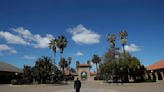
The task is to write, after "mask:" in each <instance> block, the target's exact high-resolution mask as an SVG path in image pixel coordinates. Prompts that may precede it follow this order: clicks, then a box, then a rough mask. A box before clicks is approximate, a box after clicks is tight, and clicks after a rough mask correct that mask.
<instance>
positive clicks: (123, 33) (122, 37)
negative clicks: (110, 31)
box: [119, 30, 128, 55]
mask: <svg viewBox="0 0 164 92" xmlns="http://www.w3.org/2000/svg"><path fill="white" fill-rule="evenodd" d="M119 36H120V41H121V44H122V47H123V52H124V55H125V44H126V43H127V40H126V37H127V36H128V32H127V31H125V30H124V31H121V32H119Z"/></svg>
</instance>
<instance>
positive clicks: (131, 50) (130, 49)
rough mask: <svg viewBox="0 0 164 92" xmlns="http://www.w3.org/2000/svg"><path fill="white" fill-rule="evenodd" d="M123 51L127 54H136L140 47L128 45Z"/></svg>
mask: <svg viewBox="0 0 164 92" xmlns="http://www.w3.org/2000/svg"><path fill="white" fill-rule="evenodd" d="M125 50H126V51H127V52H138V51H140V50H141V47H140V46H137V45H136V44H130V45H125Z"/></svg>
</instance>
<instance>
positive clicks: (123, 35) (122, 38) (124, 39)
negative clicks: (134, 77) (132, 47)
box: [119, 30, 130, 82]
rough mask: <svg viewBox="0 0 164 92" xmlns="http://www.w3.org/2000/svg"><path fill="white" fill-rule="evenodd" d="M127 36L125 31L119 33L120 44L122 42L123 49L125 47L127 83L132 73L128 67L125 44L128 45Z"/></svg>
mask: <svg viewBox="0 0 164 92" xmlns="http://www.w3.org/2000/svg"><path fill="white" fill-rule="evenodd" d="M127 36H128V32H127V31H125V30H123V31H121V32H119V37H120V42H121V44H122V47H123V53H124V60H125V66H127V67H126V69H125V77H124V79H125V81H126V82H129V72H130V70H129V67H128V65H129V63H128V62H127V61H128V60H127V57H126V52H125V44H126V43H127V40H126V37H127Z"/></svg>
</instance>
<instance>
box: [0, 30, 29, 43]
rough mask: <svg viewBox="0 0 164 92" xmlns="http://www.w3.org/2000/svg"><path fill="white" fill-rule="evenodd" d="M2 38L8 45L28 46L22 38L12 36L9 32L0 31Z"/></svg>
mask: <svg viewBox="0 0 164 92" xmlns="http://www.w3.org/2000/svg"><path fill="white" fill-rule="evenodd" d="M0 38H4V39H5V40H6V41H7V43H10V44H22V45H27V44H28V43H27V42H26V41H25V40H24V39H22V38H21V37H19V36H17V35H14V34H11V33H9V32H3V31H0Z"/></svg>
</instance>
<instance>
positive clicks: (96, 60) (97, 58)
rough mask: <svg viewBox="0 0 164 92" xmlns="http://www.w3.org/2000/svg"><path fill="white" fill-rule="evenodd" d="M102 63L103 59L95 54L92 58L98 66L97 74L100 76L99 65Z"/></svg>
mask: <svg viewBox="0 0 164 92" xmlns="http://www.w3.org/2000/svg"><path fill="white" fill-rule="evenodd" d="M100 61H101V58H100V57H99V56H98V55H97V54H94V55H93V57H92V62H93V63H94V64H96V69H97V74H98V68H97V64H98V63H100Z"/></svg>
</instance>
